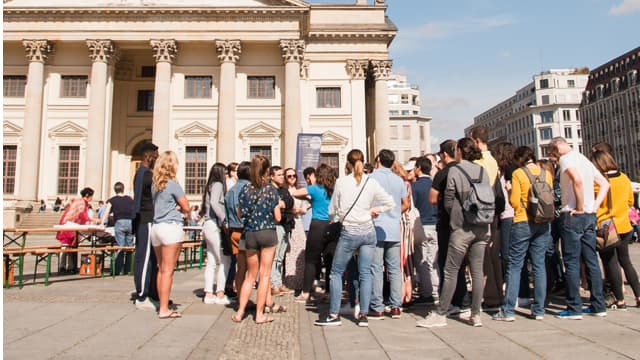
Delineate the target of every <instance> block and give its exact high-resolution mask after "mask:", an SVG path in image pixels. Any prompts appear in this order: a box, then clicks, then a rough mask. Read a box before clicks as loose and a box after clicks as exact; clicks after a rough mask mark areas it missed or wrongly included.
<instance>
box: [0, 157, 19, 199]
mask: <svg viewBox="0 0 640 360" xmlns="http://www.w3.org/2000/svg"><path fill="white" fill-rule="evenodd" d="M17 156H18V147H17V146H16V145H4V146H3V147H2V191H3V193H5V194H13V192H14V191H15V187H16V161H17Z"/></svg>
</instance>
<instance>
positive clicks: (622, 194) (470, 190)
mask: <svg viewBox="0 0 640 360" xmlns="http://www.w3.org/2000/svg"><path fill="white" fill-rule="evenodd" d="M488 138H489V134H488V130H487V129H486V128H483V127H478V128H475V129H474V130H473V131H472V133H471V136H470V137H465V138H462V139H459V140H457V141H456V140H447V141H444V142H443V143H441V144H440V148H439V152H438V153H437V154H427V155H424V156H420V157H416V158H412V159H411V161H409V162H408V163H407V164H404V165H403V164H401V163H399V162H398V161H397V160H396V159H395V156H394V153H393V152H392V151H390V150H387V149H382V150H380V151H379V152H378V154H376V157H375V161H374V162H373V163H371V164H369V163H367V162H366V160H365V157H364V154H363V153H362V151H360V150H358V149H354V150H351V151H350V152H349V153H348V155H347V157H346V160H347V161H346V166H345V172H346V175H345V176H342V177H340V178H337V169H333V168H331V167H330V166H328V165H326V164H320V165H319V166H318V167H317V168H307V169H301V170H303V171H302V172H298V171H296V169H293V168H286V169H283V168H282V167H280V166H277V165H272V164H271V163H270V161H269V159H267V158H266V157H264V156H260V155H257V156H255V157H254V158H253V159H251V160H250V161H243V162H240V163H231V164H228V165H225V164H222V163H215V164H214V165H213V166H212V167H211V170H210V172H209V176H208V179H207V182H206V186H205V188H204V191H203V194H202V201H201V203H200V204H198V205H194V206H191V205H190V204H189V201H188V200H187V197H186V195H185V193H184V191H183V189H182V187H181V185H180V184H179V183H178V182H177V180H176V174H177V173H178V166H179V164H178V160H177V157H176V154H175V153H173V152H172V151H165V152H163V153H162V154H159V153H158V148H157V147H156V146H155V145H153V144H152V143H148V144H146V145H145V146H144V149H143V160H142V162H141V165H140V167H139V169H138V170H137V172H136V174H135V178H134V189H133V192H134V197H133V198H130V197H128V196H126V195H124V186H123V185H122V184H121V183H117V184H116V185H115V187H114V190H115V193H116V196H114V197H112V198H111V199H109V200H108V201H107V202H106V204H105V209H104V211H103V213H102V215H101V216H100V218H101V219H102V221H104V219H105V218H106V217H107V216H108V215H109V214H112V215H113V217H114V223H115V228H116V232H115V234H116V236H115V237H116V241H117V243H118V245H122V246H127V245H133V243H134V238H135V248H136V251H135V257H134V259H133V262H134V269H135V270H134V281H135V286H136V299H135V304H136V307H137V308H139V309H149V310H155V311H157V312H158V316H159V317H160V318H163V319H164V318H179V317H181V316H182V315H181V314H180V313H179V312H178V311H177V309H176V307H175V306H174V305H173V303H172V302H171V301H170V300H169V298H170V293H171V286H172V281H173V270H174V268H175V265H176V261H177V258H178V255H179V253H180V247H181V242H182V240H183V239H184V229H183V226H184V225H194V224H197V223H201V224H202V235H203V241H204V244H205V246H206V256H207V261H206V269H205V271H204V296H203V301H204V303H205V304H218V305H230V304H234V306H236V309H237V312H236V313H235V314H234V316H233V317H232V320H233V321H234V322H241V321H243V319H244V318H245V317H246V315H247V314H248V313H249V312H254V313H255V316H254V320H255V322H256V323H268V322H272V321H274V317H273V314H275V313H281V312H286V311H287V310H288V309H287V307H286V306H284V305H280V304H277V303H276V302H275V299H276V298H277V297H278V296H281V295H283V294H292V293H294V296H295V301H296V302H299V303H310V302H317V301H328V302H329V309H328V312H327V313H326V314H322V315H321V316H320V318H319V319H318V320H317V321H316V322H315V324H316V325H318V326H336V325H340V324H341V317H342V316H344V315H346V314H350V315H353V317H354V318H355V321H356V322H357V324H358V325H359V326H368V323H369V320H380V319H385V318H386V317H390V318H392V319H396V318H400V317H401V316H402V312H403V309H405V308H406V307H408V306H412V305H418V304H428V305H433V306H434V308H433V310H432V311H431V312H430V313H429V314H428V315H427V316H426V317H425V318H424V319H421V320H419V321H417V323H416V325H417V326H419V327H441V326H446V325H447V318H448V317H452V316H461V315H462V314H464V316H461V317H463V318H465V319H468V321H469V323H470V324H471V325H472V326H482V320H481V316H480V314H481V312H482V311H493V314H492V319H493V320H496V321H506V322H512V321H514V320H516V318H517V317H516V308H517V307H520V308H530V310H527V311H525V312H524V313H525V314H527V315H528V316H530V317H531V319H535V320H542V319H543V318H544V317H545V315H546V314H547V311H546V310H545V308H546V305H547V304H548V301H549V300H548V294H550V293H554V294H556V295H561V294H564V296H565V297H566V309H564V310H562V311H560V312H557V313H555V314H554V315H555V317H557V318H560V319H573V320H578V319H581V318H582V315H583V314H589V315H593V316H600V317H602V316H606V314H607V310H612V309H616V310H626V309H627V304H626V303H625V298H624V292H623V289H624V283H623V280H622V279H623V278H622V272H624V276H625V278H626V279H627V282H628V283H629V285H630V286H631V289H632V291H633V295H634V298H635V299H636V304H634V305H635V306H638V307H640V283H639V281H638V276H637V273H636V271H635V269H634V267H633V264H632V263H631V260H630V257H629V249H628V247H629V245H630V244H631V243H632V239H633V234H634V232H638V220H639V219H638V209H637V207H638V199H637V197H636V196H635V195H634V193H633V191H632V188H631V182H630V180H629V178H628V177H627V176H626V175H625V174H624V173H622V172H621V171H620V168H619V167H618V165H617V163H616V161H615V159H614V157H613V154H612V151H611V148H610V147H609V146H608V145H607V144H606V143H600V144H598V145H596V146H594V148H593V149H592V153H591V156H590V158H587V157H585V156H584V155H582V154H580V153H579V152H578V151H576V150H574V149H572V147H571V146H570V145H569V144H568V143H567V141H566V140H565V139H563V138H554V139H553V140H552V141H551V144H550V145H549V148H548V156H549V159H548V160H546V159H537V158H536V155H535V151H534V150H533V149H531V148H529V147H527V146H520V147H516V146H514V145H513V144H510V143H507V142H504V143H500V144H498V145H496V146H495V147H494V148H493V149H491V150H493V151H491V150H490V149H489V146H488V144H487V142H488ZM298 173H302V174H303V175H304V178H305V179H304V182H303V181H298V179H297V176H298ZM303 184H304V185H305V186H301V185H303ZM90 190H91V189H88V188H87V189H84V190H83V193H82V199H78V200H77V201H76V200H74V201H72V202H71V203H70V205H69V206H68V207H67V210H65V212H64V213H63V220H65V221H66V220H67V219H68V218H69V216H71V215H74V214H75V215H78V213H79V212H83V211H86V210H87V206H88V204H89V203H90V202H91V200H92V199H91V197H92V195H93V191H90ZM196 206H197V207H196ZM76 208H77V209H78V210H77V211H76V210H74V211H73V214H71V213H70V212H71V211H70V210H71V209H76ZM101 208H102V207H101ZM78 221H81V223H82V222H88V221H92V220H91V219H90V218H89V217H87V218H85V217H82V216H81V218H79V219H78ZM61 223H62V220H61ZM614 227H615V230H616V232H617V234H618V236H617V237H615V239H614V240H615V241H613V242H612V243H609V242H606V241H605V242H604V243H602V242H601V241H599V240H597V238H598V237H600V235H601V233H602V232H603V231H611V229H612V228H614ZM604 238H607V236H606V235H604ZM59 239H60V240H61V241H62V242H68V241H69V239H67V238H66V237H65V236H64V233H61V235H59ZM71 261H73V260H71ZM130 261H131V259H128V258H126V256H124V258H119V260H118V261H116V272H117V273H118V274H119V273H121V272H122V271H124V272H125V273H126V271H127V269H128V268H129V264H130ZM600 262H602V267H601V265H600ZM467 269H468V270H469V271H467ZM581 269H584V274H583V273H582V272H581ZM621 269H622V270H621ZM468 273H469V274H470V276H469V277H468V276H467V274H468ZM323 274H324V277H323ZM322 279H324V281H322ZM469 282H470V287H469V286H468V284H469ZM321 285H324V288H322V286H321ZM345 286H346V289H347V293H348V299H346V302H345V303H344V304H343V299H342V294H343V289H344V288H345ZM254 287H255V288H256V289H257V295H256V298H255V302H253V303H252V302H251V301H250V297H251V293H252V291H253V289H254ZM581 289H583V290H588V291H589V294H590V300H589V302H588V303H587V304H583V300H582V297H581ZM521 314H522V312H521Z"/></svg>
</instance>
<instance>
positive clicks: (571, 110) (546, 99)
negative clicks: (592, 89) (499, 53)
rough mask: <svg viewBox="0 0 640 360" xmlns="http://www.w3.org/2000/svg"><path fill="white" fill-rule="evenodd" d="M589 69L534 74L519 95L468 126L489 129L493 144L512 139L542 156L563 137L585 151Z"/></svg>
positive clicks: (493, 108)
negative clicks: (582, 111)
mask: <svg viewBox="0 0 640 360" xmlns="http://www.w3.org/2000/svg"><path fill="white" fill-rule="evenodd" d="M587 77H588V70H586V69H559V70H549V71H545V72H542V73H540V74H537V75H535V76H533V81H532V82H530V83H528V84H527V85H525V86H524V87H522V88H521V89H519V90H518V91H516V94H515V95H513V96H511V97H509V98H508V99H507V100H505V101H502V102H501V103H499V104H498V105H496V106H494V107H492V108H491V109H489V110H487V111H485V112H483V113H482V114H480V115H478V116H476V117H475V118H474V119H473V125H472V126H470V127H468V128H467V129H465V133H466V134H467V135H468V134H469V133H470V132H471V130H472V129H473V128H474V127H476V126H485V127H487V128H488V129H489V135H490V137H491V139H490V145H493V144H496V143H499V142H502V141H508V142H511V143H513V144H514V145H516V146H529V147H531V148H532V149H534V151H535V152H536V156H537V157H538V158H545V157H546V156H547V146H548V144H549V142H550V141H551V139H552V138H554V137H556V136H562V137H565V138H566V139H567V141H568V142H569V143H570V144H571V145H572V146H573V147H574V148H575V149H579V150H580V151H581V152H582V150H583V147H582V129H581V127H580V113H579V111H578V109H579V106H580V101H581V97H582V95H581V94H582V91H584V89H585V86H586V84H587Z"/></svg>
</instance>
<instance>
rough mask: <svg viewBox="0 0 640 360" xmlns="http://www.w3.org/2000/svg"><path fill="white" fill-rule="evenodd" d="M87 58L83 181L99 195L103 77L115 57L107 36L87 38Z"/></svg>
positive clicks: (102, 155) (102, 174)
mask: <svg viewBox="0 0 640 360" xmlns="http://www.w3.org/2000/svg"><path fill="white" fill-rule="evenodd" d="M87 46H88V47H89V58H91V61H92V64H91V83H90V84H91V95H90V97H89V116H88V118H89V126H88V127H87V170H86V176H85V184H84V185H86V186H89V187H91V188H93V189H94V191H95V193H94V195H93V196H94V198H95V199H98V200H100V199H102V198H103V195H105V194H102V192H103V189H104V188H105V186H104V183H105V182H108V181H109V180H108V179H107V178H106V172H105V164H106V160H105V159H106V156H107V155H110V151H108V149H107V148H105V144H106V142H105V138H106V137H105V136H106V134H105V133H106V123H107V122H108V119H107V77H108V75H109V63H110V62H111V61H113V60H114V59H115V56H114V55H115V46H114V45H113V42H111V40H87Z"/></svg>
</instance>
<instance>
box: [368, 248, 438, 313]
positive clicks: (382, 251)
mask: <svg viewBox="0 0 640 360" xmlns="http://www.w3.org/2000/svg"><path fill="white" fill-rule="evenodd" d="M434 241H435V239H434ZM434 258H435V254H434ZM383 262H384V265H385V267H386V268H387V272H388V274H389V284H390V294H389V301H390V302H391V307H397V308H399V307H401V306H402V274H401V273H400V243H399V242H389V241H378V244H377V245H376V251H375V256H374V261H373V264H372V266H371V268H372V270H373V293H372V294H371V309H372V310H374V311H378V312H382V311H384V302H383V301H384V299H383V296H382V287H383V282H384V281H383V278H384V276H383V271H382V264H383Z"/></svg>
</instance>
